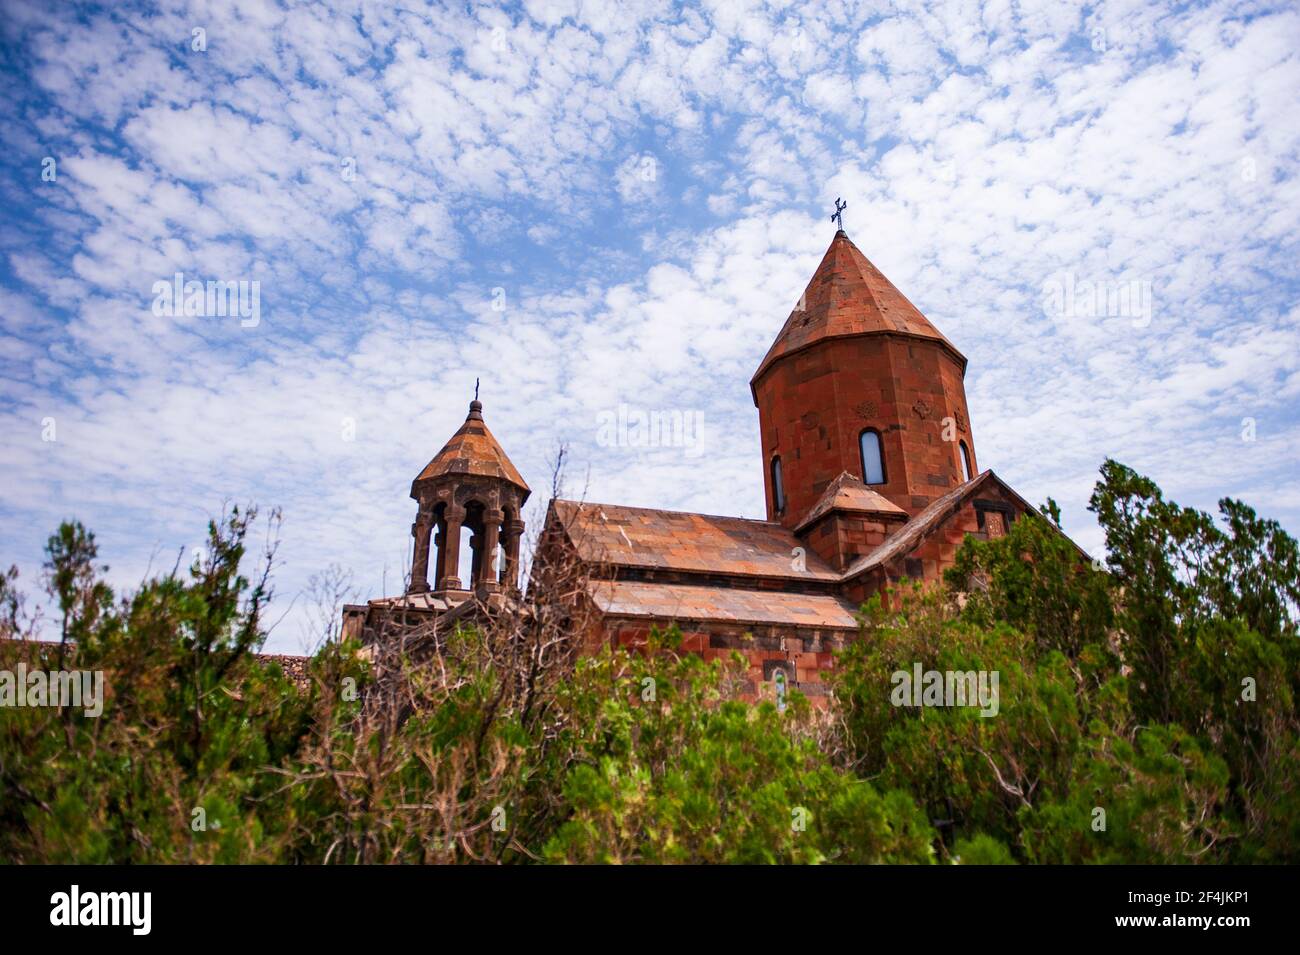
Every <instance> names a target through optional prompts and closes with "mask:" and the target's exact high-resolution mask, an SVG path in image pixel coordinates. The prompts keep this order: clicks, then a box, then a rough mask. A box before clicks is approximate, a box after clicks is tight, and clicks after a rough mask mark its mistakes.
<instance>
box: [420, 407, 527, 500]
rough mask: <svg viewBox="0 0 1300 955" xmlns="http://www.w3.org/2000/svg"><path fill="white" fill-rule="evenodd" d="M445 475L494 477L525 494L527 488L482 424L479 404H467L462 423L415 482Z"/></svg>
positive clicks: (481, 409)
mask: <svg viewBox="0 0 1300 955" xmlns="http://www.w3.org/2000/svg"><path fill="white" fill-rule="evenodd" d="M448 474H474V475H479V476H484V477H496V478H502V479H503V480H506V481H509V482H510V483H511V484H513V485H515V486H516V487H518V488H520V489H522V490H523V491H524V492H528V485H527V484H526V483H524V479H523V477H522V476H521V475H520V474H519V471H518V470H516V468H515V466H514V464H512V463H511V461H510V458H509V457H508V456H507V455H506V453H505V451H504V450H502V448H501V445H500V444H498V443H497V439H496V438H494V437H493V436H492V432H491V431H489V430H488V426H487V424H486V423H484V421H483V404H482V402H479V401H471V402H470V403H469V414H468V415H467V416H466V418H465V423H464V424H463V425H461V426H460V430H458V431H457V432H456V433H455V434H453V435H452V436H451V438H450V439H449V440H448V441H447V443H446V444H445V445H443V448H442V450H441V451H439V452H438V453H437V454H435V455H434V456H433V460H432V461H430V462H429V463H428V464H426V465H425V466H424V470H423V471H421V472H420V475H419V477H417V478H416V479H415V480H416V483H419V482H420V481H425V480H428V479H430V478H437V477H443V476H444V475H448Z"/></svg>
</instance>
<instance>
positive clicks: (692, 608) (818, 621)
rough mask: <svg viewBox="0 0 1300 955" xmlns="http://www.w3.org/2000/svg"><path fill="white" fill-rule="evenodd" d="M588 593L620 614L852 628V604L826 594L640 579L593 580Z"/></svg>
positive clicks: (603, 607)
mask: <svg viewBox="0 0 1300 955" xmlns="http://www.w3.org/2000/svg"><path fill="white" fill-rule="evenodd" d="M590 592H591V596H592V599H593V600H594V601H595V602H596V605H597V606H598V607H599V608H600V610H601V612H603V613H605V614H612V615H614V616H621V617H655V618H659V619H666V620H719V621H727V622H731V623H743V624H757V625H765V624H778V625H784V626H801V627H827V628H831V627H833V628H836V629H841V630H845V629H856V628H857V619H856V618H855V617H854V616H853V606H852V605H851V604H849V603H848V602H846V601H843V600H841V599H840V598H838V597H834V596H831V595H829V594H799V593H786V592H783V591H770V590H743V589H740V588H734V587H708V586H696V585H694V584H660V583H643V582H640V581H593V582H592V583H591V585H590Z"/></svg>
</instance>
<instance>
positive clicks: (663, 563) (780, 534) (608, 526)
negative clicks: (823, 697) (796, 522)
mask: <svg viewBox="0 0 1300 955" xmlns="http://www.w3.org/2000/svg"><path fill="white" fill-rule="evenodd" d="M554 508H555V513H556V516H557V517H558V518H559V519H560V521H561V522H562V523H563V524H564V526H565V527H566V529H567V532H568V536H569V539H570V540H571V541H572V542H573V544H574V546H575V547H576V548H577V551H578V556H579V557H580V558H581V559H582V560H583V561H585V562H589V563H606V564H614V565H617V566H623V567H641V568H662V569H664V570H677V571H686V572H695V573H704V574H723V575H727V576H742V577H767V578H779V579H793V580H804V581H834V580H838V579H839V574H838V573H836V572H835V570H834V569H833V568H832V567H831V566H830V565H829V564H827V563H826V562H825V561H824V560H822V559H821V558H820V557H818V556H817V554H815V553H813V551H812V550H811V549H809V548H806V547H805V546H804V545H803V544H802V543H801V542H800V541H799V539H798V538H797V537H795V536H794V534H792V533H791V532H790V531H788V530H787V529H786V528H784V527H782V526H781V525H780V524H776V523H772V522H769V521H758V520H748V519H746V518H742V517H715V516H712V515H709V514H693V513H690V512H687V511H663V510H657V509H655V508H649V507H623V506H620V505H616V504H587V503H579V502H577V501H563V500H556V501H555V502H554ZM795 548H800V549H801V550H803V551H804V563H805V568H806V569H796V564H797V561H795V559H794V551H795Z"/></svg>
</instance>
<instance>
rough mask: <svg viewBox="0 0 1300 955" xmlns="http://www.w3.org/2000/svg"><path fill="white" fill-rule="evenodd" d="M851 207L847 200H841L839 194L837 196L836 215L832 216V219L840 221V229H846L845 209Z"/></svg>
mask: <svg viewBox="0 0 1300 955" xmlns="http://www.w3.org/2000/svg"><path fill="white" fill-rule="evenodd" d="M848 207H849V204H848V203H847V202H840V199H839V196H836V197H835V215H833V216H831V221H832V222H836V221H838V222H839V224H840V227H839V229H840V231H841V232H843V231H844V210H845V209H847V208H848Z"/></svg>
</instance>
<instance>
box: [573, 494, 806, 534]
mask: <svg viewBox="0 0 1300 955" xmlns="http://www.w3.org/2000/svg"><path fill="white" fill-rule="evenodd" d="M552 501H553V503H555V504H573V505H575V506H577V507H611V508H612V507H618V508H622V509H623V510H625V511H653V512H654V513H656V514H689V515H691V516H692V517H712V518H716V519H717V520H720V521H745V522H747V523H750V524H763V525H765V526H767V527H781V526H782V524H781V522H780V521H769V520H766V519H764V518H761V517H737V516H736V515H734V514H706V513H705V512H703V511H683V510H678V509H677V508H672V507H642V506H641V505H639V504H606V503H602V502H600V501H574V500H571V499H569V498H564V497H557V498H552Z"/></svg>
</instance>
